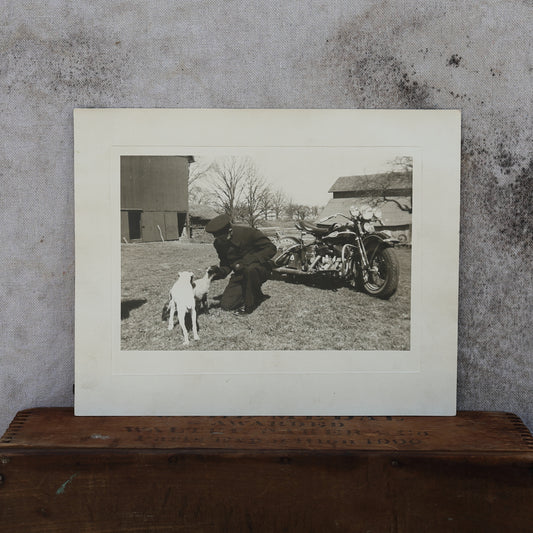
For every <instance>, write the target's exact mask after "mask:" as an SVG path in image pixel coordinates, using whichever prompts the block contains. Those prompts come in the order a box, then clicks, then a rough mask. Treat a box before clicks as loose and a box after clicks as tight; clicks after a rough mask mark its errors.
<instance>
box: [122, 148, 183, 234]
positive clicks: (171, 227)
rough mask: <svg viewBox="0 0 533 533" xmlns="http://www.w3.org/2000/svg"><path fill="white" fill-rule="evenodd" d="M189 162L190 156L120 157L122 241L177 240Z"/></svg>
mask: <svg viewBox="0 0 533 533" xmlns="http://www.w3.org/2000/svg"><path fill="white" fill-rule="evenodd" d="M192 162H194V158H193V157H192V156H166V155H165V156H144V155H140V156H137V155H127V156H121V158H120V222H121V239H122V241H125V242H132V241H133V242H152V241H161V240H165V241H167V240H176V239H179V237H180V235H181V234H182V231H183V228H184V227H185V226H186V224H187V213H188V204H189V198H188V181H189V165H190V164H191V163H192Z"/></svg>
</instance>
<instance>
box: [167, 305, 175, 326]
mask: <svg viewBox="0 0 533 533" xmlns="http://www.w3.org/2000/svg"><path fill="white" fill-rule="evenodd" d="M168 307H169V310H170V315H169V317H168V331H172V330H173V329H174V313H175V312H176V302H175V301H174V300H170V303H169V304H168Z"/></svg>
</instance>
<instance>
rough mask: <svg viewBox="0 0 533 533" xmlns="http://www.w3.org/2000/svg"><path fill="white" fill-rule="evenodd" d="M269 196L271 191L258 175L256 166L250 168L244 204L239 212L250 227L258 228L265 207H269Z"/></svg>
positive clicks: (245, 185)
mask: <svg viewBox="0 0 533 533" xmlns="http://www.w3.org/2000/svg"><path fill="white" fill-rule="evenodd" d="M269 195H270V190H269V188H268V185H267V184H266V182H265V180H264V179H263V177H262V176H260V175H259V174H258V173H257V170H256V168H255V166H251V167H249V168H248V174H247V176H246V178H245V180H244V183H243V194H242V202H241V204H240V205H239V211H240V214H241V216H242V218H243V219H244V220H245V222H247V223H248V224H249V225H250V226H252V227H256V226H257V222H258V221H259V220H260V219H261V217H262V215H263V213H264V209H265V206H268V197H269Z"/></svg>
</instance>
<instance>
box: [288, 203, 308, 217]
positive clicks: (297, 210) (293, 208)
mask: <svg viewBox="0 0 533 533" xmlns="http://www.w3.org/2000/svg"><path fill="white" fill-rule="evenodd" d="M286 213H287V216H288V217H289V218H296V219H297V220H304V219H305V218H306V217H308V216H309V215H310V214H311V208H310V207H309V206H308V205H303V204H295V203H293V202H292V201H291V202H289V203H288V204H287V207H286Z"/></svg>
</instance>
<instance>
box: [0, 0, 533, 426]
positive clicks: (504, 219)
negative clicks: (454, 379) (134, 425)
mask: <svg viewBox="0 0 533 533" xmlns="http://www.w3.org/2000/svg"><path fill="white" fill-rule="evenodd" d="M0 24H1V32H0V46H1V54H0V109H1V114H2V136H1V141H0V176H1V184H2V189H1V194H0V203H1V209H0V217H1V227H2V246H1V248H0V249H1V254H2V259H1V265H2V268H1V269H0V280H1V287H2V290H3V298H2V300H3V303H2V305H1V306H0V323H1V326H2V329H1V333H0V357H1V362H0V376H1V387H0V405H1V406H2V407H1V409H0V432H1V431H2V430H3V429H5V427H6V426H7V424H8V422H9V421H10V420H11V418H12V417H13V415H14V414H15V412H16V411H17V410H20V409H23V408H29V407H36V406H63V405H71V404H72V401H73V396H72V383H73V347H74V344H73V329H74V233H73V222H74V212H73V153H72V151H73V148H72V109H73V108H74V107H234V108H240V107H260V108H261V107H280V108H438V109H447V108H460V109H462V111H463V152H462V195H461V199H462V209H461V213H462V215H461V227H462V229H461V265H460V310H459V311H460V314H459V363H458V364H459V377H458V380H459V382H458V406H459V408H460V409H479V410H505V411H513V412H515V413H516V414H518V415H520V416H521V417H522V418H523V419H524V420H525V421H526V423H527V424H528V425H529V427H530V428H531V427H533V410H532V404H533V401H532V400H533V393H532V387H533V370H532V368H533V365H532V334H531V322H532V304H531V302H532V301H533V298H532V296H533V294H532V292H533V291H532V267H531V260H532V257H531V256H532V254H531V244H532V243H531V240H532V237H531V235H532V229H533V228H532V220H533V219H532V211H533V209H532V189H533V187H532V178H531V169H532V160H531V146H532V144H531V142H532V128H531V118H532V117H531V105H532V104H531V97H532V94H531V87H532V81H533V80H532V78H533V72H532V68H533V65H532V60H531V58H532V57H533V54H532V50H531V39H530V29H531V27H532V26H533V5H532V3H531V2H530V1H519V0H507V1H501V0H498V1H478V2H443V1H436V0H430V1H420V0H418V1H406V2H405V1H404V2H400V1H398V2H388V1H358V2H354V1H352V0H347V1H340V0H339V1H326V0H323V1H299V2H283V1H270V2H253V1H250V0H248V1H241V0H227V1H223V2H220V1H219V2H216V1H181V2H174V1H158V2H146V1H145V2H140V1H127V2H126V1H114V2H104V1H101V0H98V1H91V2H87V1H84V2H68V1H63V2H61V1H52V0H47V1H39V2H38V1H24V0H18V1H14V0H13V1H11V0H7V1H6V0H4V2H2V18H1V21H0Z"/></svg>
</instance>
